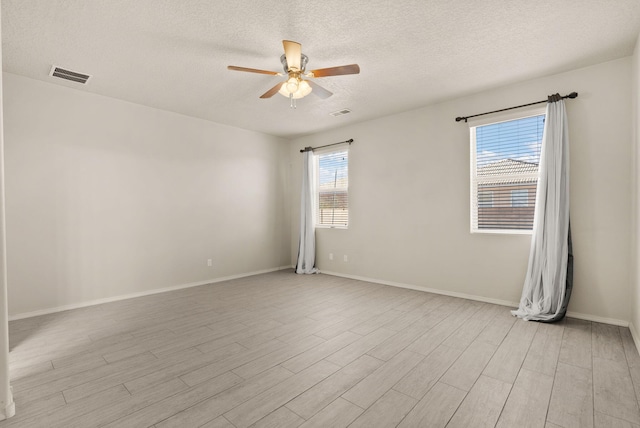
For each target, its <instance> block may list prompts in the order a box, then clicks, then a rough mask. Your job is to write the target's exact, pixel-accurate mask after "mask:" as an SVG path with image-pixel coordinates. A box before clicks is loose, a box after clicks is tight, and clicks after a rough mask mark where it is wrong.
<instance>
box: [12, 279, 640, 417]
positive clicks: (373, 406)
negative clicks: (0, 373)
mask: <svg viewBox="0 0 640 428" xmlns="http://www.w3.org/2000/svg"><path fill="white" fill-rule="evenodd" d="M9 333H10V340H11V343H10V349H11V353H10V373H11V377H12V378H11V383H12V386H13V391H14V398H15V400H16V404H17V412H18V414H17V415H16V416H15V417H13V418H11V419H9V420H6V421H0V428H7V427H10V428H13V427H16V428H20V427H29V428H40V427H42V428H44V427H47V428H51V427H60V428H62V427H64V428H86V427H90V426H111V427H114V428H115V427H118V428H121V427H127V426H136V427H138V426H139V427H142V428H170V427H181V428H182V427H191V426H193V427H209V428H212V427H233V428H236V427H235V425H234V423H235V424H237V425H238V426H242V427H244V426H248V425H252V424H255V426H300V425H303V424H307V425H308V426H310V425H321V426H327V425H329V426H331V425H336V426H342V425H346V424H350V425H351V426H353V427H357V426H376V427H377V426H396V425H397V426H401V427H405V428H406V427H419V426H436V427H437V426H446V425H448V426H449V427H455V426H464V425H468V426H474V427H476V426H494V425H496V426H499V427H509V426H517V427H526V426H539V427H542V426H544V427H545V428H571V427H580V428H592V427H593V426H604V427H631V428H640V406H638V400H637V398H638V397H640V354H638V351H637V349H636V346H635V343H634V341H633V338H632V336H631V333H630V331H629V329H628V328H625V327H617V326H610V325H605V324H599V323H592V322H590V321H581V320H576V319H572V318H565V319H564V320H562V321H561V322H558V323H554V324H544V323H527V322H524V321H521V320H519V319H517V318H515V317H513V316H512V315H511V314H510V312H509V308H505V307H503V306H498V305H491V304H488V303H480V302H471V301H468V300H464V299H459V298H454V297H448V296H442V295H434V294H429V293H422V292H418V291H415V290H406V289H401V288H394V287H388V286H384V285H381V284H372V283H367V282H365V281H355V280H350V279H346V278H338V277H333V276H329V275H293V274H291V271H290V270H289V271H281V272H272V273H268V274H262V275H257V276H254V277H246V278H239V279H234V280H230V281H224V282H219V283H215V284H210V285H206V286H200V287H192V288H187V289H182V290H176V291H172V292H167V293H161V294H155V295H150V296H145V297H140V298H135V299H129V300H122V301H117V302H110V303H106V304H102V305H97V306H94V307H87V308H81V309H78V310H72V311H66V312H61V313H55V314H48V315H44V316H40V317H34V318H30V319H23V320H17V321H12V322H11V323H10V331H9ZM512 383H513V386H512V385H511V384H512ZM551 385H552V386H551ZM505 391H507V394H508V395H507V396H505ZM545 401H546V402H547V403H548V404H547V405H548V408H547V409H546V419H545V418H544V417H543V416H544V414H545ZM498 415H499V416H498Z"/></svg>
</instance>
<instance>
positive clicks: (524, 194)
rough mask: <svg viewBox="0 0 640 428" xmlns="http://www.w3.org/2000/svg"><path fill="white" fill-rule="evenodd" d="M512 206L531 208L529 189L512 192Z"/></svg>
mask: <svg viewBox="0 0 640 428" xmlns="http://www.w3.org/2000/svg"><path fill="white" fill-rule="evenodd" d="M511 206H512V207H526V206H529V189H515V190H512V191H511Z"/></svg>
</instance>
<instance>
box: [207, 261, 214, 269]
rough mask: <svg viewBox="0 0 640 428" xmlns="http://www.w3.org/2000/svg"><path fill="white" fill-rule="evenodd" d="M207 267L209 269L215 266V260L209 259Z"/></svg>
mask: <svg viewBox="0 0 640 428" xmlns="http://www.w3.org/2000/svg"><path fill="white" fill-rule="evenodd" d="M207 266H209V267H211V266H213V260H211V259H207Z"/></svg>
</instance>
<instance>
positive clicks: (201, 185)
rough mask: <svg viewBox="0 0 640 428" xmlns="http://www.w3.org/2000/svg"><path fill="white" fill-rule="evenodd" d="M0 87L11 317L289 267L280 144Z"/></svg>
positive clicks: (57, 93) (57, 89)
mask: <svg viewBox="0 0 640 428" xmlns="http://www.w3.org/2000/svg"><path fill="white" fill-rule="evenodd" d="M4 84H5V94H4V106H5V144H6V192H7V193H6V199H7V206H6V209H7V229H8V230H7V245H8V250H7V252H8V275H9V313H10V314H11V315H18V314H24V313H30V312H33V311H42V310H48V309H51V308H57V307H64V306H67V305H78V304H82V303H85V302H88V301H94V300H97V299H107V298H111V297H115V296H122V295H128V294H132V293H144V292H148V291H151V290H154V289H160V288H165V287H173V286H179V285H183V284H190V283H194V282H202V281H207V280H210V279H215V278H221V277H227V276H233V275H241V274H246V273H250V272H256V271H261V270H268V269H275V268H278V267H280V266H283V265H289V264H290V262H289V260H290V257H291V256H290V234H289V230H290V225H289V213H290V210H289V204H290V202H289V201H288V200H287V197H288V182H289V178H288V163H289V161H288V157H289V155H288V144H287V142H286V141H285V140H283V139H279V138H276V137H272V136H268V135H264V134H260V133H256V132H250V131H245V130H241V129H238V128H233V127H229V126H224V125H219V124H215V123H211V122H207V121H204V120H200V119H194V118H190V117H186V116H181V115H178V114H174V113H170V112H166V111H161V110H156V109H152V108H148V107H144V106H140V105H136V104H132V103H128V102H124V101H120V100H116V99H112V98H107V97H102V96H98V95H94V94H90V93H86V92H83V91H78V90H74V89H69V88H66V87H62V86H58V85H53V84H49V83H45V82H41V81H36V80H31V79H28V78H24V77H21V76H17V75H12V74H7V73H5V74H4ZM207 259H213V267H211V268H209V267H207V264H206V261H207Z"/></svg>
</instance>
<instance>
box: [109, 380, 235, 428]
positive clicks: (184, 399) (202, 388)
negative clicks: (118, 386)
mask: <svg viewBox="0 0 640 428" xmlns="http://www.w3.org/2000/svg"><path fill="white" fill-rule="evenodd" d="M240 382H242V378H241V377H239V376H237V375H235V374H233V373H231V372H227V373H224V374H222V375H220V376H218V377H216V378H214V379H211V380H209V381H208V382H204V383H201V384H199V385H198V386H195V387H192V388H189V389H182V390H181V391H177V393H174V394H171V395H170V396H168V397H166V398H163V399H161V400H154V402H153V403H152V404H150V405H149V406H146V407H144V408H141V409H136V410H135V411H132V412H126V414H123V413H125V412H122V413H121V417H119V418H118V419H113V418H110V419H111V421H110V423H108V424H104V423H103V424H100V426H104V427H105V428H128V427H131V428H133V427H140V426H145V425H147V426H148V425H151V424H155V423H158V422H160V421H162V420H164V419H166V418H168V417H170V416H171V415H174V414H175V413H177V412H179V411H181V410H182V409H184V408H188V407H191V406H193V405H194V404H197V403H199V402H200V401H202V400H205V399H207V398H209V397H213V396H215V395H216V394H219V393H220V392H222V391H225V390H227V389H229V388H231V387H233V386H234V385H237V384H239V383H240ZM149 389H150V390H151V389H153V387H152V388H149Z"/></svg>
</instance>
